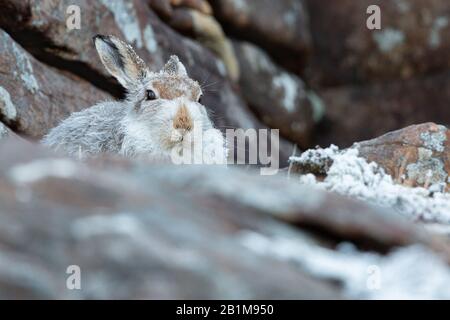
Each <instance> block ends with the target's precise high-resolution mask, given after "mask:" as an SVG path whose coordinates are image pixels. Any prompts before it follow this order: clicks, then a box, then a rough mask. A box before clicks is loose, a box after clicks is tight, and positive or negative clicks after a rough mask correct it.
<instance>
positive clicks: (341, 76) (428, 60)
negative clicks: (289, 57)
mask: <svg viewBox="0 0 450 320" xmlns="http://www.w3.org/2000/svg"><path fill="white" fill-rule="evenodd" d="M306 2H307V4H308V9H309V15H310V21H311V34H312V38H313V46H314V54H313V55H312V66H311V67H310V70H309V72H308V75H309V76H308V79H309V80H310V81H312V82H314V83H316V84H320V85H324V86H335V85H338V84H349V83H359V82H379V81H385V80H392V79H398V78H402V79H408V78H412V77H414V76H417V75H424V74H430V73H434V72H436V71H438V70H442V69H447V68H448V67H449V66H450V63H449V59H448V57H449V55H450V43H449V42H448V41H447V39H449V38H450V2H449V1H447V0H432V1H423V0H398V1H382V0H358V1H354V0H340V1H326V4H325V3H324V2H325V1H317V0H307V1H306ZM370 5H378V6H379V7H380V9H381V22H382V24H381V30H369V29H368V28H367V27H366V20H367V18H368V17H369V15H368V14H366V10H367V8H368V7H369V6H370Z"/></svg>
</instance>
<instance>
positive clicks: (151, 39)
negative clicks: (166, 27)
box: [144, 24, 158, 53]
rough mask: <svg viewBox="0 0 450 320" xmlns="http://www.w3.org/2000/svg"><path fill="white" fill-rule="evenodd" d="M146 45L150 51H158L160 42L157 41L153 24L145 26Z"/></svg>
mask: <svg viewBox="0 0 450 320" xmlns="http://www.w3.org/2000/svg"><path fill="white" fill-rule="evenodd" d="M144 41H145V47H146V48H147V50H148V51H149V52H150V53H155V52H156V51H158V42H157V41H156V36H155V32H154V31H153V28H152V26H151V25H149V24H148V25H146V26H145V28H144Z"/></svg>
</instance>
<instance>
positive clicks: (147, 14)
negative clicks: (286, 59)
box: [0, 0, 292, 162]
mask: <svg viewBox="0 0 450 320" xmlns="http://www.w3.org/2000/svg"><path fill="white" fill-rule="evenodd" d="M69 5H77V6H79V7H80V9H81V12H82V13H83V19H82V23H84V24H83V26H82V28H81V30H76V29H74V30H69V31H68V30H67V28H66V13H65V12H66V9H67V7H68V6H69ZM0 7H2V8H3V9H4V14H2V15H1V16H0V27H1V28H3V29H5V30H6V31H7V32H9V33H10V34H11V35H12V37H13V38H14V39H15V40H16V41H18V42H19V43H20V44H21V45H22V46H23V47H24V48H25V49H27V50H28V51H29V52H31V53H32V54H33V55H34V56H35V57H37V58H38V59H39V60H41V61H43V62H45V63H46V64H49V65H52V66H54V67H57V68H58V69H60V70H61V71H64V72H68V73H70V74H75V75H77V76H79V77H81V78H83V79H85V80H87V81H89V82H90V83H92V84H94V85H95V86H97V87H99V88H102V89H104V90H106V91H108V92H110V93H111V94H113V95H115V96H117V97H120V96H121V93H122V90H121V89H120V88H119V86H118V84H117V82H116V81H115V80H112V78H111V77H110V76H109V75H107V73H106V71H105V70H104V68H103V66H102V65H101V63H100V62H99V59H98V56H97V52H96V50H95V48H94V46H93V45H92V36H93V35H95V34H98V33H102V34H113V35H116V36H118V37H120V38H122V39H124V40H126V41H128V42H129V43H131V44H133V45H134V47H135V48H136V51H137V52H138V53H139V55H140V56H141V57H142V58H143V59H144V60H145V61H146V63H147V64H148V65H149V66H150V68H151V69H152V70H159V69H160V68H161V67H162V66H163V64H164V63H165V62H166V60H167V59H168V57H169V56H170V55H172V54H176V55H178V56H179V57H180V59H181V61H182V62H183V63H184V64H185V65H186V67H187V69H188V72H189V74H190V76H191V77H192V78H194V79H196V80H198V81H199V82H200V83H202V85H203V87H204V93H205V94H204V97H203V99H202V101H203V103H204V104H205V106H206V107H207V108H208V109H209V110H210V113H211V114H212V119H213V121H214V122H215V125H216V126H217V127H219V128H221V129H223V130H224V129H225V128H243V129H247V128H255V129H259V128H266V127H265V126H264V125H262V124H261V123H260V122H259V121H258V119H257V118H256V117H255V116H253V115H252V113H251V112H250V110H249V109H248V107H247V106H246V105H245V103H244V102H243V100H242V99H241V97H240V96H239V95H238V94H237V92H236V90H235V89H233V88H232V86H231V84H230V82H229V80H228V79H227V73H226V68H225V67H224V64H223V63H222V62H221V61H220V60H219V59H217V58H216V57H215V56H214V55H213V54H212V53H211V52H210V51H209V50H207V49H205V48H203V47H202V46H200V45H199V44H198V43H196V42H194V41H192V40H190V39H188V38H185V37H182V36H180V35H179V34H178V33H176V32H174V31H173V30H172V29H170V28H169V27H168V26H166V25H165V24H164V23H162V22H161V20H160V19H159V18H158V17H157V16H156V14H155V13H154V12H153V11H151V10H150V9H149V7H148V5H147V3H146V2H144V1H140V0H126V1H119V2H110V1H104V0H94V1H90V2H89V3H87V2H86V1H82V0H74V1H73V0H70V1H69V0H63V1H59V2H54V1H50V0H44V1H41V2H40V3H39V4H37V3H35V2H23V3H20V4H19V3H17V2H16V1H12V0H0ZM37 22H39V23H37ZM85 106H86V105H85V104H82V107H85ZM80 107H81V106H80ZM56 117H57V118H59V119H61V118H63V117H60V116H57V115H55V118H56ZM36 125H39V124H36ZM280 145H281V148H282V150H281V159H283V161H284V162H286V160H287V157H288V156H289V155H290V154H291V151H292V147H291V145H290V144H289V143H287V142H285V141H284V142H283V141H282V142H281V143H280Z"/></svg>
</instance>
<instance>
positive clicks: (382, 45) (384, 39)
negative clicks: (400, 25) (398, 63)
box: [373, 28, 405, 53]
mask: <svg viewBox="0 0 450 320" xmlns="http://www.w3.org/2000/svg"><path fill="white" fill-rule="evenodd" d="M373 39H374V40H375V42H376V44H377V45H378V48H379V49H380V51H381V52H383V53H389V52H390V51H391V50H392V49H394V48H395V47H397V46H398V45H401V44H402V43H403V42H404V41H405V34H404V33H403V32H402V31H400V30H396V29H393V28H386V29H385V30H382V31H379V32H375V33H374V35H373Z"/></svg>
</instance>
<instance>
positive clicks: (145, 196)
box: [0, 141, 341, 299]
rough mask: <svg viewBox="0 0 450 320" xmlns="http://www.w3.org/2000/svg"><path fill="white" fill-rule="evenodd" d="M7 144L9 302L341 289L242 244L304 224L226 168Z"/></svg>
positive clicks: (2, 238)
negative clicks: (247, 189)
mask: <svg viewBox="0 0 450 320" xmlns="http://www.w3.org/2000/svg"><path fill="white" fill-rule="evenodd" d="M0 150H2V152H1V153H0V158H1V159H0V167H1V169H0V190H1V191H2V192H1V193H0V203H1V204H0V221H1V222H2V223H1V224H0V225H2V226H4V227H0V244H1V246H2V252H1V253H0V256H1V259H2V264H1V266H0V297H1V298H3V299H6V298H9V299H11V298H31V299H36V298H53V299H56V298H57V299H86V298H90V299H133V298H134V299H167V298H171V299H194V298H195V299H225V298H230V299H231V298H233V299H238V298H241V299H257V298H261V299H262V298H265V299H279V298H286V299H288V298H298V299H308V298H309V299H310V298H324V299H336V298H339V297H340V296H341V293H340V292H339V291H338V290H337V288H335V286H333V285H332V284H330V283H328V282H327V281H324V280H318V279H316V278H314V277H312V276H311V275H309V274H307V273H306V272H305V271H301V270H299V269H298V268H295V267H293V266H292V265H290V264H289V263H286V262H283V261H279V260H277V259H274V258H271V257H267V256H261V255H258V254H256V253H255V252H252V251H251V250H250V249H248V248H246V247H245V246H243V244H242V240H241V239H243V238H244V237H245V235H246V234H247V233H251V232H255V233H256V232H258V233H262V234H267V235H271V234H275V235H276V234H280V235H282V234H283V233H287V234H290V233H292V234H294V235H295V232H296V231H295V230H294V229H292V228H290V227H288V226H284V225H283V224H281V223H280V222H277V221H275V220H274V219H273V218H271V217H270V216H269V215H268V212H266V210H265V209H264V207H263V206H261V205H260V204H258V203H257V202H254V201H253V200H251V199H250V203H248V204H249V205H250V206H251V207H253V209H243V208H244V206H245V203H246V201H245V199H243V198H241V199H240V200H239V199H238V198H236V196H237V195H238V193H237V192H235V191H232V190H231V191H232V192H231V194H230V193H229V191H227V190H225V189H227V188H225V189H224V186H225V185H226V184H227V183H229V182H230V181H231V180H229V179H228V178H227V177H230V176H229V174H230V172H228V171H227V170H225V171H222V170H220V169H219V170H217V169H214V168H211V170H209V169H207V170H204V169H201V168H198V166H190V167H184V168H182V167H177V166H171V167H166V166H162V165H153V166H149V165H148V164H142V165H138V166H136V163H135V164H133V163H131V162H129V161H126V160H121V159H116V160H115V161H111V160H112V159H106V162H101V160H97V161H96V162H95V164H93V163H90V164H87V163H84V164H83V163H79V162H75V161H73V160H69V159H65V158H62V157H60V156H58V155H55V154H51V153H49V152H46V151H45V150H44V149H41V148H38V147H36V146H34V145H31V144H28V143H25V144H17V143H12V142H10V141H7V142H6V144H2V145H1V146H0ZM3 150H7V151H8V152H3ZM195 167H197V169H196V168H195ZM198 169H200V170H198ZM135 170H137V171H135ZM132 171H135V173H132ZM138 172H140V173H138ZM214 172H216V173H214ZM231 172H232V173H231V175H232V176H233V177H234V178H236V179H241V178H246V177H248V176H249V175H247V174H244V173H241V172H238V171H236V172H235V171H234V170H232V171H231ZM204 178H206V179H204ZM222 179H226V180H229V181H228V182H226V183H222V182H221V180H222ZM250 183H251V184H253V183H256V181H254V182H250ZM186 185H191V186H194V185H197V186H198V187H199V188H200V189H199V191H200V192H196V191H195V189H196V188H195V187H194V188H186ZM208 185H210V186H209V187H208ZM144 186H145V187H144ZM236 191H237V190H236ZM212 195H216V196H217V198H216V199H215V198H214V197H211V196H212ZM255 196H256V194H255ZM233 199H234V200H235V201H233ZM255 200H256V198H255ZM264 212H266V213H264ZM71 266H72V267H71ZM77 267H79V271H80V272H81V283H80V285H81V288H80V290H69V289H67V287H66V279H67V278H68V277H69V275H70V272H69V271H68V270H76V269H68V268H77ZM72 272H73V271H72Z"/></svg>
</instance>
